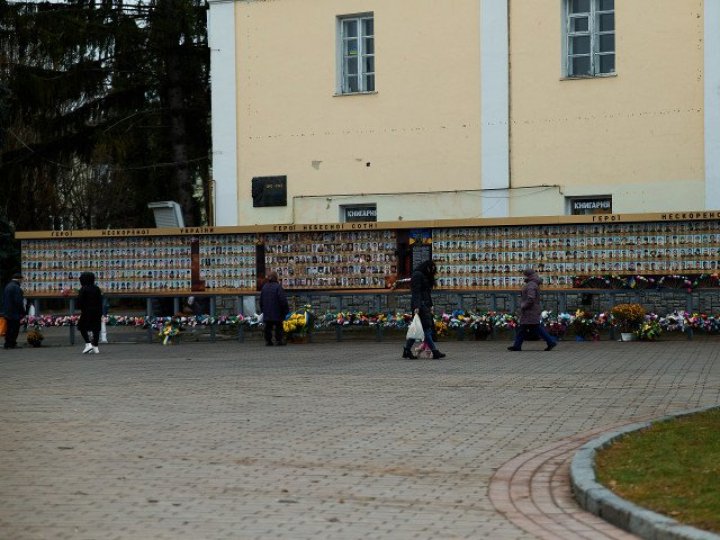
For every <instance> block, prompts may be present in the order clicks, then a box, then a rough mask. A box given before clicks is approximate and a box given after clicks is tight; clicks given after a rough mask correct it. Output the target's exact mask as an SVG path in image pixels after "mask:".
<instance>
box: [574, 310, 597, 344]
mask: <svg viewBox="0 0 720 540" xmlns="http://www.w3.org/2000/svg"><path fill="white" fill-rule="evenodd" d="M570 329H571V330H572V332H573V334H575V338H576V339H577V340H578V341H586V340H593V341H595V340H597V339H598V337H599V336H600V333H599V332H598V330H597V326H596V325H595V317H594V316H593V314H592V313H589V312H587V311H583V310H581V309H578V310H577V311H576V312H575V318H574V319H573V320H572V322H571V323H570Z"/></svg>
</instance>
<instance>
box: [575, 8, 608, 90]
mask: <svg viewBox="0 0 720 540" xmlns="http://www.w3.org/2000/svg"><path fill="white" fill-rule="evenodd" d="M573 1H574V0H564V2H563V19H564V34H565V35H564V40H563V56H564V59H565V61H564V76H565V77H568V78H571V79H575V78H588V77H609V76H614V75H615V74H616V72H617V65H616V59H617V43H616V42H615V44H614V46H613V50H612V51H602V52H601V51H600V50H599V49H600V41H601V38H602V36H606V35H613V36H615V34H616V25H615V5H614V3H613V9H609V10H608V9H606V10H600V2H601V0H589V4H590V11H588V12H583V13H571V11H570V8H571V5H572V3H573ZM608 14H612V15H613V29H612V30H605V31H600V17H601V16H602V15H608ZM581 18H587V19H588V28H587V30H585V31H575V30H573V24H572V23H573V21H574V20H575V19H581ZM581 36H588V37H589V38H590V52H589V53H583V54H572V38H574V37H581ZM601 56H612V57H613V60H614V61H613V69H612V71H607V72H601V71H600V62H599V60H600V57H601ZM578 57H589V60H590V72H589V73H580V74H575V73H573V69H572V63H573V58H578Z"/></svg>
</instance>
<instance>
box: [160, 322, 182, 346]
mask: <svg viewBox="0 0 720 540" xmlns="http://www.w3.org/2000/svg"><path fill="white" fill-rule="evenodd" d="M179 334H180V326H179V323H178V322H176V321H174V320H170V321H167V322H166V323H165V324H164V325H163V326H162V327H161V328H160V331H159V332H158V336H160V339H161V340H162V344H163V345H168V344H172V342H173V339H174V338H175V337H176V336H178V335H179Z"/></svg>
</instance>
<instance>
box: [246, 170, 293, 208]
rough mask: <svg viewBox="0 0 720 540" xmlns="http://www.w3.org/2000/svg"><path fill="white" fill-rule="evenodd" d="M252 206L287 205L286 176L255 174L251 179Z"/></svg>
mask: <svg viewBox="0 0 720 540" xmlns="http://www.w3.org/2000/svg"><path fill="white" fill-rule="evenodd" d="M252 198H253V207H254V208H259V207H263V206H287V176H256V177H255V178H253V179H252Z"/></svg>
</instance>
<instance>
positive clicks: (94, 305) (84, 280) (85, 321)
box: [77, 272, 103, 354]
mask: <svg viewBox="0 0 720 540" xmlns="http://www.w3.org/2000/svg"><path fill="white" fill-rule="evenodd" d="M77 306H78V308H79V309H80V320H79V321H78V330H80V334H81V335H82V337H83V339H84V340H85V348H84V349H83V354H87V353H94V354H99V353H100V349H98V340H99V339H100V326H101V321H102V314H103V297H102V292H101V291H100V287H98V286H97V285H95V274H93V273H92V272H83V273H82V274H80V292H79V293H78V298H77ZM89 332H92V342H91V341H90V335H89Z"/></svg>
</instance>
